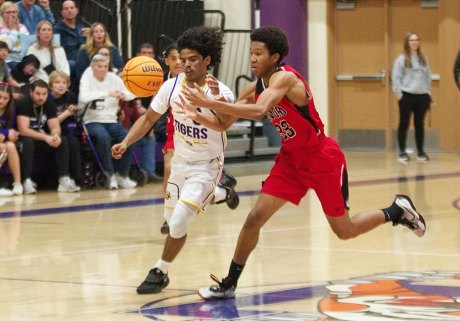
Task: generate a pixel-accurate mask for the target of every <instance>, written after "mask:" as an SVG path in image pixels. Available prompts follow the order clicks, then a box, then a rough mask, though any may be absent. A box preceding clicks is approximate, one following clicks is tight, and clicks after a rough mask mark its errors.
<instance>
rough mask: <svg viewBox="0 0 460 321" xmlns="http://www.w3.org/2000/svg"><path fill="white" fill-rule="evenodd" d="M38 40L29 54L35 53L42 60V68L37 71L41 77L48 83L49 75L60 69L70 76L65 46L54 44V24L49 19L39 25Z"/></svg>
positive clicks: (37, 75)
mask: <svg viewBox="0 0 460 321" xmlns="http://www.w3.org/2000/svg"><path fill="white" fill-rule="evenodd" d="M36 35H37V41H36V42H34V43H33V44H32V45H31V46H30V47H29V49H27V54H28V55H30V54H32V55H34V56H35V57H37V58H38V60H39V61H40V69H38V70H37V72H36V73H35V75H34V76H35V78H39V79H41V80H43V81H45V82H46V83H48V80H49V77H48V75H49V74H50V73H52V72H53V71H54V70H60V71H63V72H65V73H66V74H67V75H69V76H70V67H69V62H68V60H67V56H66V54H65V51H64V48H62V47H61V46H58V45H55V44H53V26H52V25H51V23H50V22H49V21H47V20H42V21H40V22H39V23H38V25H37V31H36Z"/></svg>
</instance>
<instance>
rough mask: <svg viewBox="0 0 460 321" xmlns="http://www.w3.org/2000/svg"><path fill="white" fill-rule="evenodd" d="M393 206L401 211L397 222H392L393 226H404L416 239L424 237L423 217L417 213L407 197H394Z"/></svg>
mask: <svg viewBox="0 0 460 321" xmlns="http://www.w3.org/2000/svg"><path fill="white" fill-rule="evenodd" d="M394 204H396V206H398V207H399V208H401V209H402V210H403V214H402V215H401V217H400V218H399V220H397V221H395V222H393V225H398V224H401V225H404V226H405V227H407V228H408V229H410V230H411V231H412V232H413V233H414V234H415V235H417V236H418V237H422V236H423V235H425V231H426V225H425V220H424V219H423V216H422V215H421V214H420V213H419V212H417V210H416V209H415V206H414V204H413V203H412V201H411V199H410V198H409V196H406V195H396V198H395V201H394Z"/></svg>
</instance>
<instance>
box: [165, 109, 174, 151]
mask: <svg viewBox="0 0 460 321" xmlns="http://www.w3.org/2000/svg"><path fill="white" fill-rule="evenodd" d="M169 113H170V114H169V115H168V121H167V123H166V142H165V144H164V146H163V153H165V152H166V151H167V150H168V149H174V120H173V116H172V113H171V112H169Z"/></svg>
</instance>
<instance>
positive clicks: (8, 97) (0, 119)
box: [0, 83, 23, 195]
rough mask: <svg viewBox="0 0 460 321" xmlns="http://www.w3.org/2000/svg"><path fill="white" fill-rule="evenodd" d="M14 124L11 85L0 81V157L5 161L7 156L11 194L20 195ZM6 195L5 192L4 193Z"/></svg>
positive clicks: (19, 174)
mask: <svg viewBox="0 0 460 321" xmlns="http://www.w3.org/2000/svg"><path fill="white" fill-rule="evenodd" d="M15 125H16V113H15V110H14V106H13V95H12V92H11V87H9V86H8V85H7V84H5V83H0V154H3V153H5V154H3V156H0V158H1V159H2V160H3V161H5V159H4V157H7V161H8V166H9V168H10V171H11V175H12V176H13V190H12V191H10V193H11V194H12V195H21V194H22V192H23V187H22V183H21V167H20V164H19V155H18V150H17V149H16V141H17V140H18V138H19V133H18V132H17V131H16V130H15V129H14V128H15ZM4 195H6V194H4Z"/></svg>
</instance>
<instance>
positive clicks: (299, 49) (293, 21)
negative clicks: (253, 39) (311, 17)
mask: <svg viewBox="0 0 460 321" xmlns="http://www.w3.org/2000/svg"><path fill="white" fill-rule="evenodd" d="M307 1H308V0H259V1H258V2H259V9H260V26H268V25H272V26H277V27H280V28H282V29H283V30H284V31H285V32H286V34H287V36H288V39H289V54H288V56H287V57H286V58H284V62H285V63H287V64H289V65H291V66H292V67H294V68H295V69H297V70H298V71H299V72H300V73H301V74H302V75H303V76H304V77H305V78H307V75H308V52H307V43H308V42H307V26H308V24H307Z"/></svg>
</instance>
